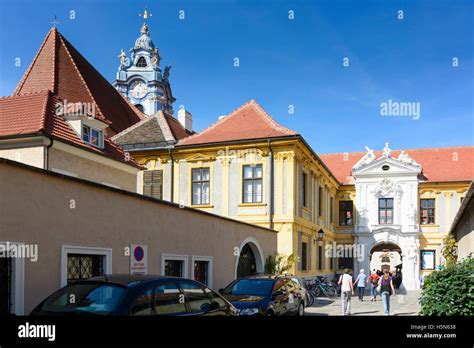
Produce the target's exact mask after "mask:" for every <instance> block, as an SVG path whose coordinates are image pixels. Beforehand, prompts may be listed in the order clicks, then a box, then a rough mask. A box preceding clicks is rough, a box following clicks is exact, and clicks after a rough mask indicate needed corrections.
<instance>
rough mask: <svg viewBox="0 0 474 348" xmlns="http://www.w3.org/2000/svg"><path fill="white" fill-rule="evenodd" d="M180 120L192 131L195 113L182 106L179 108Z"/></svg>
mask: <svg viewBox="0 0 474 348" xmlns="http://www.w3.org/2000/svg"><path fill="white" fill-rule="evenodd" d="M178 121H179V123H181V125H182V126H183V127H184V128H185V129H186V130H188V131H190V132H192V130H193V115H191V113H190V112H189V111H187V110H186V109H185V108H184V107H181V108H179V110H178Z"/></svg>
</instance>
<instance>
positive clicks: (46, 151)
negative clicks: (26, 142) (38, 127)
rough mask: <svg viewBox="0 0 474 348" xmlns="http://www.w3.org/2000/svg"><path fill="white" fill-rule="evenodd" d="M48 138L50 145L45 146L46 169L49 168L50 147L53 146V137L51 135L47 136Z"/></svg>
mask: <svg viewBox="0 0 474 348" xmlns="http://www.w3.org/2000/svg"><path fill="white" fill-rule="evenodd" d="M46 138H48V139H49V144H48V146H45V148H44V150H45V154H44V164H43V165H44V169H46V170H49V151H48V150H49V149H50V148H51V146H53V138H51V137H49V136H46Z"/></svg>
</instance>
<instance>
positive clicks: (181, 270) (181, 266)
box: [161, 254, 188, 278]
mask: <svg viewBox="0 0 474 348" xmlns="http://www.w3.org/2000/svg"><path fill="white" fill-rule="evenodd" d="M161 274H163V275H166V276H171V277H183V278H187V277H188V256H187V255H171V254H162V255H161Z"/></svg>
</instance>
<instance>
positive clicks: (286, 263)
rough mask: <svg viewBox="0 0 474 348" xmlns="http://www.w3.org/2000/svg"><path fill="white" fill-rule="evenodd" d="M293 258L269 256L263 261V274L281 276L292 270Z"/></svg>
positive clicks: (290, 256) (278, 255)
mask: <svg viewBox="0 0 474 348" xmlns="http://www.w3.org/2000/svg"><path fill="white" fill-rule="evenodd" d="M294 264H295V257H294V256H293V254H291V255H289V256H286V255H283V254H275V256H272V255H269V256H268V257H267V260H266V261H265V273H267V274H283V273H286V272H288V271H289V270H291V269H292V268H293V265H294Z"/></svg>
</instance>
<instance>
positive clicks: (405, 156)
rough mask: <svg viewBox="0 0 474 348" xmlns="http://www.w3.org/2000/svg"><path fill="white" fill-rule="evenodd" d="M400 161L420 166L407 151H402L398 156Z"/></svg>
mask: <svg viewBox="0 0 474 348" xmlns="http://www.w3.org/2000/svg"><path fill="white" fill-rule="evenodd" d="M397 159H398V160H399V161H400V162H402V163H405V164H410V165H412V166H415V167H420V164H419V163H418V162H416V161H415V160H414V159H413V158H411V157H410V155H408V154H407V153H406V152H405V151H402V152H400V155H398V158H397Z"/></svg>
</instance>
